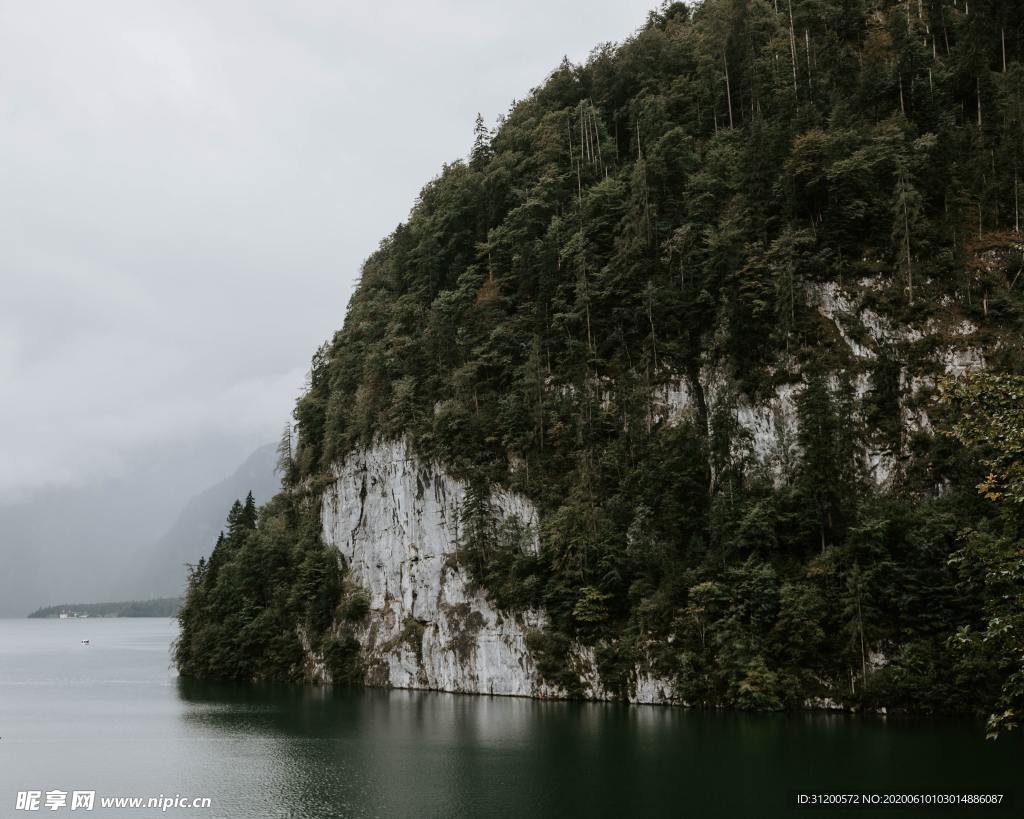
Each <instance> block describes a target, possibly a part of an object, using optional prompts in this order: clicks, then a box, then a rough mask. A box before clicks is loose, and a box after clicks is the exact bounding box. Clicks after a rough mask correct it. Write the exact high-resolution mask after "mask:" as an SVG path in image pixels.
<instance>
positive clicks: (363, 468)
mask: <svg viewBox="0 0 1024 819" xmlns="http://www.w3.org/2000/svg"><path fill="white" fill-rule="evenodd" d="M464 496H465V486H464V485H463V484H462V483H461V482H460V481H458V480H456V479H455V478H453V477H452V476H451V475H449V474H448V473H446V472H445V470H444V469H442V468H441V467H439V466H438V465H436V464H431V463H427V462H424V461H422V460H420V459H418V458H417V457H415V455H413V454H412V452H411V451H410V449H409V447H408V445H407V444H405V443H404V442H397V441H393V442H386V443H379V444H377V445H375V446H372V447H369V448H366V449H363V450H359V451H356V452H353V453H351V454H350V455H349V456H348V457H347V458H345V459H344V460H343V461H342V462H340V463H338V464H337V465H336V466H335V470H334V481H333V483H332V484H331V486H330V487H329V488H328V490H327V491H326V492H325V493H324V495H323V500H322V509H321V520H322V524H323V532H322V534H323V540H324V542H325V543H327V544H329V545H332V546H334V547H335V548H337V549H338V551H339V553H340V554H341V556H342V557H343V558H344V560H345V563H346V564H347V566H348V568H349V577H350V578H351V580H352V581H353V582H355V583H356V584H358V585H360V586H361V587H362V588H363V589H365V590H366V592H367V593H368V594H369V597H370V613H369V615H368V617H367V618H366V620H365V622H364V623H363V624H362V625H361V626H360V627H359V630H358V632H357V634H356V637H357V639H358V640H359V642H360V643H361V645H362V650H363V658H364V661H365V663H366V678H365V681H366V683H367V684H368V685H375V686H385V687H392V688H422V689H431V690H437V691H452V692H466V693H477V694H504V695H514V696H531V697H560V696H564V693H565V692H564V691H562V690H560V689H558V688H557V687H552V686H550V685H547V684H546V683H545V682H544V681H543V680H542V679H541V677H540V675H539V674H538V672H537V670H536V666H535V663H534V661H533V659H532V657H531V656H530V652H529V650H528V649H527V645H526V633H527V630H528V629H530V628H533V627H541V626H543V624H544V616H543V614H542V613H540V612H538V611H526V612H519V613H515V614H512V613H508V612H501V611H498V610H496V609H495V607H494V606H493V605H492V604H491V602H490V601H489V600H488V599H487V596H486V595H485V594H484V593H483V592H482V591H480V590H474V589H472V587H471V584H470V583H469V580H468V578H467V577H466V575H465V574H464V572H463V571H462V570H461V569H460V568H459V566H458V561H457V552H456V550H457V543H458V539H459V538H458V529H459V508H460V505H461V503H462V501H463V498H464ZM491 504H492V508H494V509H495V510H496V513H497V515H498V517H499V518H500V519H503V520H515V521H516V522H518V523H519V524H520V525H521V526H522V527H523V530H524V531H525V532H527V533H528V535H527V537H526V539H525V543H524V548H526V549H530V550H536V549H538V548H539V542H538V538H537V529H538V526H537V510H536V509H535V508H534V506H533V505H532V504H531V503H530V502H529V501H528V500H527V499H526V498H524V497H522V496H520V495H515V494H512V493H509V492H504V491H495V492H494V493H493V494H492V496H491ZM309 653H310V652H309V651H308V649H307V655H308V654H309ZM571 654H572V656H571V664H572V665H573V667H575V668H576V669H577V670H578V671H579V676H580V679H581V682H582V687H583V692H584V695H585V696H586V697H588V698H590V699H610V698H611V695H610V694H609V693H608V692H607V691H606V690H605V689H604V687H603V686H602V684H601V681H600V676H599V674H598V672H597V670H596V667H595V666H596V664H595V662H594V658H593V653H592V652H591V651H589V650H588V649H585V648H583V647H581V646H574V647H573V649H572V652H571ZM310 668H313V669H316V673H315V674H314V676H316V677H318V678H320V679H326V678H327V672H326V669H325V668H324V667H323V665H322V664H319V665H318V664H317V663H316V662H315V659H311V662H310ZM629 693H630V699H631V700H632V701H635V702H671V701H673V699H674V693H673V690H672V686H671V684H670V683H668V682H666V681H663V680H658V679H657V678H655V677H653V676H652V675H651V674H650V673H649V672H647V671H643V670H641V669H637V671H636V674H635V679H634V682H633V684H632V685H631V691H630V692H629Z"/></svg>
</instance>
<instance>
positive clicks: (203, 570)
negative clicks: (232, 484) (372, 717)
mask: <svg viewBox="0 0 1024 819" xmlns="http://www.w3.org/2000/svg"><path fill="white" fill-rule="evenodd" d="M342 589H343V586H342V570H341V569H340V567H339V565H338V557H337V554H336V553H335V552H334V550H332V549H328V548H327V547H325V546H324V545H323V544H322V543H321V541H320V536H319V526H318V514H317V507H316V506H315V505H314V503H313V498H311V497H308V496H304V495H301V494H289V493H283V494H280V495H278V496H277V497H276V498H274V499H273V500H272V501H270V502H269V503H268V504H267V505H266V506H264V507H263V508H262V509H261V510H259V512H258V513H257V510H256V507H255V504H254V503H253V501H252V494H251V493H250V494H249V496H248V498H247V499H246V502H245V503H244V504H243V503H241V502H238V501H236V502H235V504H234V505H233V506H232V508H231V511H230V512H229V514H228V533H227V535H224V534H221V536H220V538H218V541H217V545H216V547H215V548H214V550H213V553H212V554H211V555H210V559H209V560H208V561H207V560H200V561H199V564H198V565H196V566H194V567H192V568H191V570H190V572H189V579H188V586H187V590H186V595H185V602H184V605H183V606H182V608H181V611H180V612H179V613H178V620H179V622H180V624H181V634H180V636H179V638H178V641H177V643H176V644H175V647H174V660H175V663H176V664H177V666H178V670H179V671H180V672H181V674H182V675H183V676H187V677H197V678H219V679H238V680H254V679H289V680H299V679H303V678H304V676H305V673H306V672H305V664H306V661H307V658H306V656H305V654H304V652H303V650H302V647H301V645H300V641H299V633H300V631H301V632H302V633H304V634H305V635H306V638H307V640H308V641H309V645H311V646H313V647H319V646H320V640H321V635H325V634H328V633H329V631H330V629H331V627H332V625H333V623H334V617H335V609H336V607H337V606H338V605H339V603H341V602H342ZM352 605H353V604H352V602H351V601H348V606H349V607H351V606H352ZM337 639H341V638H337ZM337 639H335V641H334V642H331V643H330V645H329V647H330V650H331V652H332V654H331V656H330V657H328V656H326V655H325V660H326V662H327V664H328V668H331V667H332V664H334V665H337V666H338V667H339V668H341V667H342V665H344V667H345V668H350V667H352V665H353V663H354V660H353V659H352V657H351V656H350V655H352V652H353V651H354V649H352V646H351V640H346V641H343V642H342V643H341V644H338V643H337ZM339 645H340V647H339ZM352 656H354V655H352ZM342 676H343V677H344V678H345V679H348V678H349V677H350V676H351V675H348V672H346V673H345V674H343V675H342Z"/></svg>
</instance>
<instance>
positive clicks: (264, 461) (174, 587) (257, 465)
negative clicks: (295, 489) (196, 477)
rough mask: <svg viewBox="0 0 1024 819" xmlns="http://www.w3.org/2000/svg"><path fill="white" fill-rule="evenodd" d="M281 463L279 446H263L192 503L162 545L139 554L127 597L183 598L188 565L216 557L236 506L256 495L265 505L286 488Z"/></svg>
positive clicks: (159, 542) (126, 585)
mask: <svg viewBox="0 0 1024 819" xmlns="http://www.w3.org/2000/svg"><path fill="white" fill-rule="evenodd" d="M276 462H277V455H276V452H275V446H274V444H267V445H265V446H261V447H260V448H259V449H257V450H256V451H255V452H253V453H252V454H251V455H250V456H249V457H248V458H247V459H246V460H245V462H244V463H243V464H242V465H241V466H240V467H238V469H237V470H235V472H234V473H233V474H232V475H230V476H228V477H227V478H225V479H224V480H222V481H220V482H219V483H217V484H214V485H213V486H211V487H210V488H208V489H205V490H204V491H202V492H200V493H199V494H198V495H195V496H194V497H192V499H191V500H189V501H188V502H187V503H186V504H185V506H184V508H183V509H182V510H181V513H180V514H179V515H178V518H177V520H175V522H174V523H173V524H172V525H171V527H170V528H169V529H168V530H167V531H166V532H165V533H164V534H163V535H162V536H161V537H160V538H159V539H158V540H157V541H156V543H154V544H153V546H151V547H150V548H148V549H145V550H143V551H141V552H139V553H138V554H137V556H136V558H135V560H134V561H133V563H132V567H131V569H130V571H129V572H128V573H127V574H126V577H125V580H124V582H123V583H122V584H121V585H122V587H123V588H125V589H126V593H130V594H131V595H134V596H148V595H157V596H177V595H180V594H181V593H182V590H183V588H184V583H185V577H186V564H189V563H196V562H197V561H198V560H199V558H200V557H204V556H206V555H209V554H210V550H211V549H212V548H213V544H214V542H215V541H216V540H217V534H218V533H219V532H220V530H221V529H223V528H224V519H225V518H226V516H227V513H228V509H229V508H230V506H231V504H232V503H233V502H234V501H235V500H236V499H243V498H245V496H246V494H247V493H248V492H250V491H251V492H252V494H253V497H254V498H255V499H256V503H257V504H262V503H265V502H266V501H267V500H269V499H270V498H271V497H273V496H274V494H275V493H276V492H277V491H278V490H279V489H280V488H281V484H280V479H279V476H278V475H277V474H275V471H274V468H275V465H276Z"/></svg>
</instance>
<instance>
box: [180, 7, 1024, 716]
mask: <svg viewBox="0 0 1024 819" xmlns="http://www.w3.org/2000/svg"><path fill="white" fill-rule="evenodd" d="M1022 148H1024V8H1022V7H1021V5H1020V4H1019V3H997V2H991V0H988V1H987V2H986V1H985V0H974V1H973V2H970V4H969V6H968V4H967V3H966V2H963V1H962V0H958V1H957V2H952V1H951V0H927V1H926V0H914V2H909V0H908V1H907V2H884V1H883V2H878V1H876V2H866V0H856V1H855V2H846V3H839V2H832V1H831V0H792V2H790V0H786V2H785V3H779V2H765V1H764V0H707V2H704V3H699V4H693V5H684V4H681V3H675V4H671V5H667V6H665V7H663V8H662V9H660V10H659V11H657V12H653V13H651V15H650V16H649V19H648V20H647V22H646V24H645V25H644V26H643V27H642V28H641V29H640V30H639V31H638V32H637V33H636V34H635V35H634V36H632V37H630V38H629V39H627V40H626V41H625V42H624V43H622V44H621V45H602V46H599V47H598V48H596V49H595V50H594V51H593V53H592V54H591V56H590V58H589V59H588V60H587V61H586V63H585V64H584V65H573V64H570V63H569V62H567V61H566V62H563V63H562V65H560V66H559V67H558V68H557V69H555V70H554V71H553V72H552V73H551V75H550V76H549V77H548V78H547V79H546V81H545V82H544V83H543V84H542V85H541V86H539V87H538V88H536V89H534V90H533V91H532V92H531V93H530V94H529V95H528V96H527V97H526V98H525V99H524V100H521V101H517V102H515V103H513V104H512V106H511V108H510V109H509V111H508V112H507V114H506V115H505V116H504V117H502V118H501V120H500V122H499V123H498V126H497V127H496V128H495V129H493V130H491V129H488V128H487V127H486V126H485V125H484V123H483V122H482V120H479V119H478V122H477V125H476V129H475V133H474V142H473V145H472V150H471V153H470V155H469V157H468V158H467V159H466V160H465V161H457V162H453V163H452V164H450V165H447V166H445V168H444V169H443V171H442V172H441V174H440V175H439V176H438V177H437V178H436V179H434V180H433V181H431V182H430V183H429V184H428V185H427V186H426V187H425V188H424V189H423V191H422V193H421V195H420V197H419V199H418V201H417V202H416V204H415V206H414V208H413V210H412V212H411V214H410V216H409V219H408V220H407V221H406V222H405V223H403V224H402V225H400V226H399V227H398V228H397V229H396V230H395V231H394V232H393V233H392V234H391V235H390V236H388V237H387V238H386V239H385V240H384V241H383V242H382V243H381V245H380V248H379V249H378V250H377V251H376V252H375V253H374V254H373V255H372V256H371V257H370V258H369V259H368V260H367V261H366V263H365V265H364V268H363V271H362V277H361V282H360V284H359V287H358V289H357V290H356V292H355V294H354V295H353V297H352V299H351V301H350V303H349V306H348V311H347V315H346V316H345V322H344V326H343V328H342V329H341V330H340V331H339V332H338V333H337V334H336V335H335V336H334V338H333V339H332V340H331V341H330V342H329V343H327V344H325V345H324V346H323V347H322V348H321V349H320V350H318V351H317V353H316V354H315V355H314V357H313V361H312V368H311V374H310V380H309V386H308V390H307V391H306V393H305V395H304V396H303V397H302V398H301V399H300V400H299V402H298V404H297V407H296V410H295V418H296V420H297V422H298V427H299V430H300V436H299V439H298V443H297V446H296V450H295V451H294V452H292V451H291V442H290V441H286V442H285V451H284V453H283V454H284V456H285V457H284V458H283V459H282V464H283V466H284V468H285V473H286V474H285V486H286V487H287V489H286V491H285V492H284V493H283V494H282V495H280V496H279V497H278V498H276V499H275V500H274V501H272V502H271V503H270V504H268V506H267V507H266V508H265V509H263V510H261V511H259V512H257V510H255V508H250V506H249V505H246V506H243V505H241V504H239V505H238V506H237V507H236V509H234V510H233V511H232V518H231V520H230V521H229V530H228V532H227V534H226V535H225V536H224V537H223V539H222V541H221V542H219V543H218V546H217V548H216V549H215V550H214V553H213V555H212V557H211V559H210V561H209V562H208V563H204V564H201V565H200V566H199V567H197V568H196V569H195V571H194V572H193V574H192V577H191V580H190V588H189V593H188V599H187V604H186V606H185V608H184V610H183V612H182V615H181V620H182V624H183V627H184V628H183V632H182V638H181V641H180V642H179V644H178V649H177V651H178V654H177V657H178V663H179V666H180V667H181V669H182V671H183V672H184V673H187V674H192V675H195V676H227V677H238V678H253V677H290V678H300V677H302V676H303V674H304V669H303V663H304V662H305V660H304V659H303V652H302V650H301V647H300V646H299V645H298V643H297V641H296V639H295V631H296V626H300V627H301V630H302V632H303V634H304V635H306V638H307V639H308V640H312V641H314V642H312V643H311V645H313V646H314V647H317V646H320V647H322V648H323V649H324V650H325V654H326V656H327V658H328V661H329V663H330V664H331V665H332V667H333V668H335V669H336V670H337V671H338V673H339V674H341V676H342V677H343V678H345V677H346V675H347V676H348V677H350V678H357V677H358V670H357V663H358V644H356V643H355V642H354V641H353V640H352V638H351V637H346V636H344V635H346V634H347V633H348V632H347V631H346V627H345V625H344V624H345V623H347V622H352V621H355V620H358V619H359V617H360V616H362V614H363V613H365V600H363V599H361V598H360V596H359V593H358V590H355V589H352V588H348V587H347V585H346V579H345V577H344V574H343V571H342V570H339V569H338V566H337V560H336V559H335V557H334V556H333V555H332V554H330V553H329V552H328V550H326V549H325V548H324V547H323V545H322V544H321V543H320V541H319V536H318V528H317V527H318V521H317V510H318V508H319V507H318V503H317V494H318V491H319V489H320V488H321V487H322V486H323V485H324V481H325V480H326V475H327V473H328V470H329V468H330V465H331V464H332V462H333V461H335V460H336V459H338V458H341V457H343V456H344V455H345V454H346V453H348V452H350V451H351V450H352V449H353V448H355V447H358V446H361V445H365V444H367V443H369V442H371V441H372V440H374V439H381V438H383V439H388V438H396V437H404V438H407V439H408V440H409V441H410V442H411V444H412V446H413V447H414V448H415V449H416V450H417V451H418V452H419V453H420V454H422V455H423V456H424V457H427V458H432V459H436V460H437V461H439V462H440V463H443V464H445V465H446V467H447V468H449V469H450V470H451V471H452V472H454V473H455V474H456V475H458V476H459V477H461V478H462V479H464V480H465V481H466V482H467V484H468V485H469V487H470V492H469V494H468V502H467V504H466V510H465V518H466V521H465V522H466V524H467V525H466V526H465V532H466V537H465V541H466V542H465V543H463V544H461V546H462V548H461V550H460V554H461V556H462V557H461V560H462V561H463V564H464V568H465V569H466V570H467V571H468V572H469V573H470V574H471V576H472V577H473V578H474V580H475V581H476V582H477V583H478V584H480V585H481V586H482V587H483V588H484V589H485V590H486V591H487V593H488V594H489V595H490V596H491V598H492V599H493V600H494V601H495V603H496V604H497V605H498V606H500V607H501V608H504V609H506V610H510V611H515V610H520V609H524V608H527V607H538V608H542V609H543V610H544V611H545V612H546V613H547V615H548V619H549V623H550V625H549V627H548V628H547V629H546V630H544V631H540V632H535V633H532V634H531V648H532V650H533V652H534V654H535V656H536V657H537V658H538V661H539V662H538V665H539V667H540V669H541V671H542V672H543V674H544V675H545V677H547V678H548V679H550V680H551V681H553V682H557V683H561V684H563V685H564V686H565V687H566V689H567V690H568V692H569V693H570V694H572V693H573V692H574V691H575V690H576V688H577V686H578V682H577V681H575V680H574V679H573V677H572V675H571V674H568V673H567V671H566V656H567V652H568V649H569V646H570V644H571V643H572V642H573V641H579V642H582V643H584V644H587V645H591V646H593V647H594V649H595V652H596V656H597V658H598V662H599V666H600V670H601V673H602V678H603V679H604V680H605V681H606V683H607V685H608V686H609V687H610V688H612V689H615V688H616V687H623V686H624V685H625V678H626V675H627V672H628V670H629V669H630V668H632V667H633V666H634V665H635V664H636V663H637V662H644V663H647V664H649V665H650V666H651V667H653V668H654V669H656V670H657V671H658V673H660V674H664V675H666V676H668V677H671V678H672V679H673V680H675V681H676V683H677V685H678V688H679V691H680V692H681V693H682V695H683V696H684V698H685V699H686V700H687V701H688V702H690V703H693V704H705V705H726V706H733V707H739V708H761V709H775V708H789V707H800V706H802V705H803V704H805V702H807V701H808V700H809V699H812V698H816V697H818V698H829V699H831V700H833V701H836V702H840V703H843V704H846V705H852V706H863V707H880V706H886V707H888V708H890V709H892V708H896V709H906V710H910V711H914V712H925V713H939V712H982V711H984V712H987V713H990V714H992V715H993V716H992V720H991V727H992V730H993V731H997V730H999V729H1000V728H1003V727H1010V726H1012V725H1013V724H1014V722H1015V719H1016V716H1015V714H1016V713H1017V711H1018V710H1019V708H1020V705H1021V703H1022V701H1024V637H1022V631H1021V629H1022V628H1024V624H1022V622H1021V602H1022V601H1021V583H1022V575H1024V572H1022V569H1021V567H1020V563H1021V525H1022V522H1024V521H1022V519H1021V513H1020V509H1021V508H1022V507H1021V506H1020V505H1019V502H1020V499H1021V497H1022V495H1021V491H1020V473H1019V468H1020V467H1019V458H1020V453H1021V447H1020V434H1021V433H1020V430H1021V427H1022V423H1021V418H1020V415H1019V412H1018V414H1017V415H1016V416H1014V411H1015V407H1016V408H1017V409H1018V410H1019V398H1020V396H1021V382H1020V380H1017V379H1015V376H1018V375H1020V373H1021V372H1022V371H1024V358H1022V356H1021V337H1022V333H1021V331H1022V329H1024V321H1022V318H1024V296H1022V290H1024V281H1021V278H1022V277H1021V275H1020V274H1021V268H1022V264H1024V256H1022V250H1024V245H1022V244H1021V237H1020V218H1021V215H1020V175H1021V174H1020V169H1019V164H1020V161H1021V159H1022V157H1024V153H1022ZM824 287H831V288H837V289H838V291H841V292H843V293H845V294H846V297H847V298H848V299H849V300H850V303H851V304H853V305H854V306H855V308H856V310H855V311H854V315H853V316H852V324H851V325H850V326H852V327H853V330H852V331H851V332H852V333H853V334H854V337H853V338H846V337H844V336H843V334H842V333H841V332H838V331H837V324H836V323H835V322H833V321H831V320H830V319H829V318H828V317H826V316H824V315H823V313H822V310H821V309H820V296H818V295H815V294H820V293H821V292H822V288H824ZM865 309H867V310H869V311H870V313H871V314H872V315H875V316H878V317H881V320H882V321H884V323H885V326H886V327H888V328H890V329H889V330H888V331H887V332H886V333H884V334H882V336H881V337H880V336H879V334H878V333H877V332H876V333H872V332H871V328H869V327H867V326H866V324H865V323H864V322H860V321H859V319H858V318H857V316H858V315H859V312H858V311H862V310H865ZM964 326H968V327H970V328H971V332H970V344H971V346H972V347H973V348H975V349H980V350H982V351H983V353H984V359H985V364H986V365H987V367H986V369H987V372H988V373H989V375H984V376H974V377H971V378H967V379H961V380H960V381H955V380H951V379H948V378H946V375H945V373H946V371H947V369H948V368H947V367H945V366H944V364H943V361H944V359H943V351H945V350H947V349H949V348H950V347H952V346H955V345H956V344H958V343H959V340H958V339H959V336H958V335H957V333H958V332H959V331H958V330H956V328H962V327H964ZM858 348H864V349H868V350H869V352H870V354H866V353H863V352H862V353H860V354H858V353H857V352H856V350H857V349H858ZM954 374H957V373H954ZM680 385H681V386H680ZM786 387H792V388H794V395H795V399H794V401H795V421H796V424H795V430H794V433H793V440H792V441H790V442H789V444H788V446H787V448H786V450H785V452H784V453H783V457H780V458H779V459H777V461H776V462H774V463H772V464H771V465H770V466H769V465H766V464H765V463H764V459H759V458H758V457H755V454H754V447H753V442H752V441H751V440H750V434H749V431H747V430H745V429H744V427H743V425H742V424H740V423H739V422H738V420H737V419H738V416H739V412H738V410H739V408H740V407H742V406H748V407H749V406H757V405H759V404H765V403H766V402H770V401H771V400H772V399H773V396H776V395H778V394H779V390H780V389H785V388H786ZM670 388H671V389H684V390H685V391H686V394H687V395H688V396H689V402H688V409H687V411H685V412H683V413H681V414H680V415H679V416H678V417H672V416H670V414H669V413H665V412H662V411H659V410H658V409H657V408H658V406H659V400H660V398H659V396H662V395H664V393H665V391H666V389H670ZM1014 396H1016V399H1015V398H1014ZM999 407H1002V408H1003V409H1002V410H1000V409H999ZM922 416H924V418H925V420H924V421H921V420H916V421H913V422H912V419H920V418H921V417H922ZM993 419H997V420H998V423H997V422H996V421H994V420H993ZM993 424H995V426H996V427H998V426H999V424H1004V425H1008V426H1007V427H1006V428H1007V429H1008V430H1011V431H1012V435H1016V436H1017V438H1016V442H1017V448H1016V449H1014V448H1013V446H1010V445H1009V444H1008V438H1007V436H1001V437H998V439H993V438H992V437H991V434H990V433H991V429H992V428H993ZM1008 435H1009V433H1008ZM1012 435H1010V438H1012ZM879 457H882V458H883V459H885V460H886V462H887V463H890V464H891V465H892V466H891V468H890V469H888V470H887V473H886V475H885V477H884V480H880V479H878V477H877V470H873V469H872V467H871V464H872V463H875V464H877V462H878V459H879ZM1015 470H1016V471H1015ZM986 476H988V477H986ZM979 484H982V490H981V491H979V489H978V485H979ZM495 485H502V486H505V487H508V488H510V489H512V490H515V491H518V492H521V493H523V494H524V495H526V496H527V497H529V498H530V499H531V500H532V501H533V502H534V503H535V504H536V505H537V507H538V509H539V510H540V511H541V542H542V548H541V551H540V553H539V554H538V555H533V554H529V553H528V552H526V551H525V550H523V549H522V548H520V544H518V543H517V542H516V541H515V539H514V538H509V537H506V536H504V534H503V533H502V532H500V531H499V530H498V529H497V528H496V527H494V526H492V525H490V523H491V511H490V509H489V508H488V503H487V496H488V491H489V489H490V488H491V487H493V486H495ZM999 487H1002V488H999ZM1007 487H1010V488H1009V489H1007ZM1014 487H1015V488H1014ZM994 578H995V579H994ZM332 623H333V624H340V625H336V627H334V628H331V624H332ZM339 634H340V635H342V636H341V637H339V636H338V635H339ZM321 639H323V640H324V641H325V642H324V643H323V644H322V645H321V643H320V642H319V641H320V640H321Z"/></svg>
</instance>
